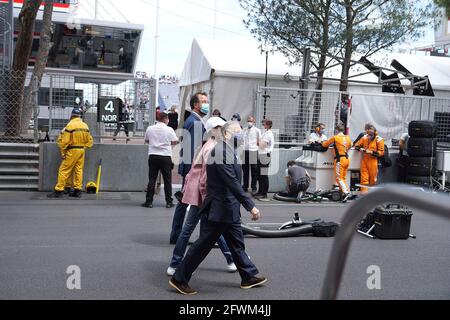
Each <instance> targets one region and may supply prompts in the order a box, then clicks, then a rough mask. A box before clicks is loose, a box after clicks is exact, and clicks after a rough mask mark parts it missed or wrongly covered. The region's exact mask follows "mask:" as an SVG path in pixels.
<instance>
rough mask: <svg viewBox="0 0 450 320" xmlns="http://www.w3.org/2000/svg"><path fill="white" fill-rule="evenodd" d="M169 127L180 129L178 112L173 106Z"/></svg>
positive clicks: (170, 112) (170, 111)
mask: <svg viewBox="0 0 450 320" xmlns="http://www.w3.org/2000/svg"><path fill="white" fill-rule="evenodd" d="M169 127H171V128H172V129H173V130H174V131H176V130H177V129H178V112H177V109H176V108H175V107H172V108H170V110H169Z"/></svg>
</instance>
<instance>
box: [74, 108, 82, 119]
mask: <svg viewBox="0 0 450 320" xmlns="http://www.w3.org/2000/svg"><path fill="white" fill-rule="evenodd" d="M82 115H83V112H82V111H81V109H80V108H74V109H73V110H72V117H81V116H82Z"/></svg>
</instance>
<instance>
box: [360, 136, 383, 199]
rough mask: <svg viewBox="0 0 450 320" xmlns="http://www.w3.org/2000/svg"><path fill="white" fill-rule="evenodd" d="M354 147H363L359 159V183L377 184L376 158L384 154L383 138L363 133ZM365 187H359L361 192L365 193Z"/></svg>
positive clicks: (366, 190)
mask: <svg viewBox="0 0 450 320" xmlns="http://www.w3.org/2000/svg"><path fill="white" fill-rule="evenodd" d="M355 148H356V149H364V154H363V158H362V161H361V184H362V185H368V186H374V185H376V184H377V176H378V158H380V157H383V156H384V140H383V138H381V137H379V136H378V135H376V136H375V137H374V139H371V138H370V137H369V136H368V135H365V136H364V137H363V138H361V140H359V141H358V142H357V143H356V145H355ZM368 191H369V190H368V189H367V188H361V192H362V193H367V192H368Z"/></svg>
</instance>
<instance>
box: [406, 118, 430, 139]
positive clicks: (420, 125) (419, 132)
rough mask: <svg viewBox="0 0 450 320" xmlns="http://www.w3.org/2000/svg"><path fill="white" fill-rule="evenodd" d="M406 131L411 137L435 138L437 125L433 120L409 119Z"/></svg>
mask: <svg viewBox="0 0 450 320" xmlns="http://www.w3.org/2000/svg"><path fill="white" fill-rule="evenodd" d="M408 131H409V136H410V137H412V138H436V135H437V125H436V123H435V122H434V121H411V122H410V123H409V130H408Z"/></svg>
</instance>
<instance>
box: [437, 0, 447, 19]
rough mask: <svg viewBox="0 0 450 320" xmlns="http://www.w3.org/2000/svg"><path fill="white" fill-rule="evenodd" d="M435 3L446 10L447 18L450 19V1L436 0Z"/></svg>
mask: <svg viewBox="0 0 450 320" xmlns="http://www.w3.org/2000/svg"><path fill="white" fill-rule="evenodd" d="M434 3H435V4H436V5H437V6H439V7H442V8H445V11H446V12H447V16H448V17H450V0H434Z"/></svg>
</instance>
